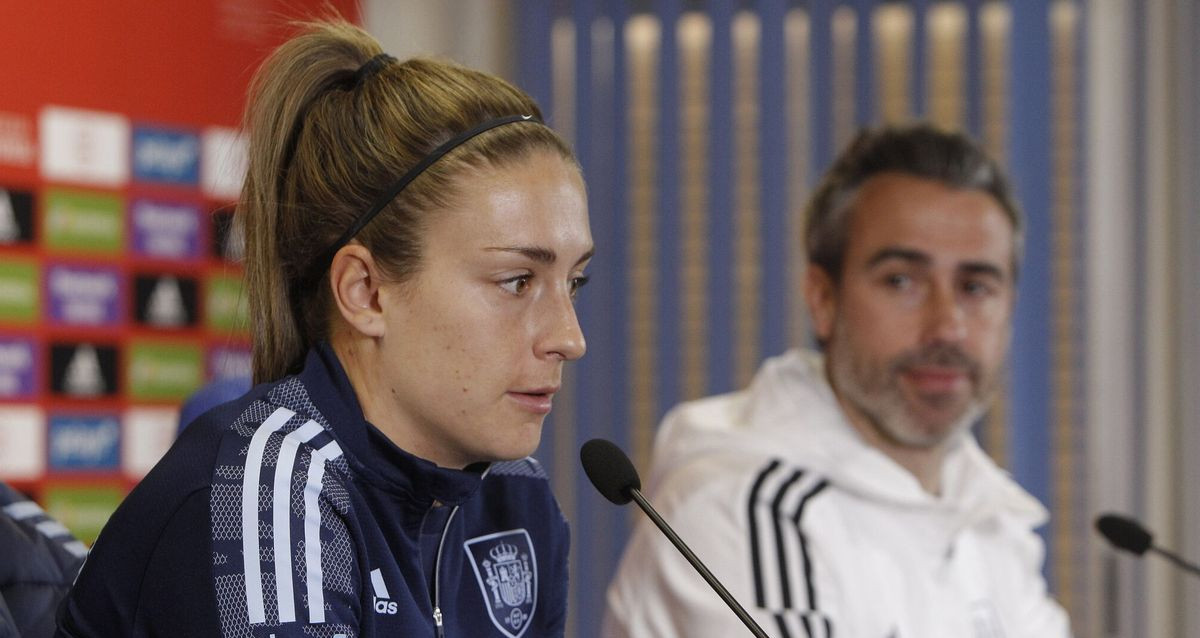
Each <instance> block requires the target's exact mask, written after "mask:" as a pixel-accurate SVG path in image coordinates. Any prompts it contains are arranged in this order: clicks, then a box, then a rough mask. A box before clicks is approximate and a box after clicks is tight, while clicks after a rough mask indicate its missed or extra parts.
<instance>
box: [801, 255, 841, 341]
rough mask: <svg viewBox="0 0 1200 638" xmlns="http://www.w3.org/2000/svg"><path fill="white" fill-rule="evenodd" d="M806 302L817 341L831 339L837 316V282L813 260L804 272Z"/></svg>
mask: <svg viewBox="0 0 1200 638" xmlns="http://www.w3.org/2000/svg"><path fill="white" fill-rule="evenodd" d="M804 302H805V303H806V304H808V315H809V317H811V318H812V330H813V334H814V335H816V337H817V341H818V342H821V343H824V342H826V341H829V338H830V337H831V336H832V335H833V322H834V318H835V317H836V316H837V284H835V283H834V281H833V277H832V276H831V275H830V274H829V273H828V272H827V271H826V270H825V269H824V268H822V267H820V266H818V265H816V264H814V263H812V262H809V264H808V268H806V269H805V272H804Z"/></svg>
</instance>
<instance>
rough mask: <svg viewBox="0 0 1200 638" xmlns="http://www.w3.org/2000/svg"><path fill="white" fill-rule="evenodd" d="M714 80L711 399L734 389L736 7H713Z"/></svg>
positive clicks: (725, 4) (718, 4)
mask: <svg viewBox="0 0 1200 638" xmlns="http://www.w3.org/2000/svg"><path fill="white" fill-rule="evenodd" d="M709 10H710V12H711V17H712V66H711V69H712V75H711V84H710V85H709V87H710V88H709V102H710V105H711V106H710V111H709V112H710V113H711V119H710V120H709V123H710V127H711V128H710V130H711V132H710V138H709V139H710V143H709V155H710V157H711V158H712V161H711V163H710V164H709V176H710V179H709V183H710V188H711V191H710V192H711V196H710V197H709V200H708V201H709V214H708V228H709V233H708V237H709V265H710V267H709V282H708V303H709V306H708V307H709V324H708V325H709V330H710V332H709V337H710V344H711V345H710V348H709V357H710V358H709V367H708V372H709V377H708V393H709V394H716V393H719V392H727V391H729V390H731V389H733V377H734V360H733V341H734V334H735V332H734V331H735V329H736V326H734V314H733V300H734V295H733V282H734V277H733V274H734V265H735V264H734V244H733V242H734V224H733V214H734V210H735V201H734V193H733V183H734V182H733V174H734V171H735V170H736V169H735V166H734V162H733V151H734V147H733V38H732V24H733V7H732V3H730V2H724V1H719V2H713V3H712V5H711V7H710V9H709Z"/></svg>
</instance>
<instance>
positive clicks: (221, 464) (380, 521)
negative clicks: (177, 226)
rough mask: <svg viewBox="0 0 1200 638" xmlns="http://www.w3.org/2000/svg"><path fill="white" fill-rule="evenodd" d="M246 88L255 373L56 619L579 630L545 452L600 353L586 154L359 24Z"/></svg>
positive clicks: (216, 630) (467, 76)
mask: <svg viewBox="0 0 1200 638" xmlns="http://www.w3.org/2000/svg"><path fill="white" fill-rule="evenodd" d="M250 98H251V99H250V102H249V104H248V106H247V114H246V128H247V131H248V134H249V170H248V173H247V176H246V181H245V184H244V186H243V192H242V200H241V202H240V204H239V216H240V219H241V222H242V223H243V224H244V229H245V234H246V249H247V250H246V273H247V296H248V299H249V302H250V312H251V320H252V322H253V335H254V353H253V354H254V376H255V383H257V384H258V385H256V386H255V387H254V388H253V389H252V390H251V391H250V392H249V393H248V394H246V395H245V396H243V397H242V398H240V399H238V400H236V401H233V402H231V403H227V404H224V405H222V406H220V407H217V408H215V409H213V410H211V411H209V412H207V413H205V414H204V415H202V416H200V417H199V418H198V419H197V420H196V421H195V422H194V423H192V424H191V425H190V426H189V427H188V428H187V430H186V431H185V432H184V433H183V435H182V436H181V437H180V439H179V441H178V442H177V443H176V445H175V446H174V447H173V448H172V449H171V451H170V452H168V454H167V455H166V457H164V459H163V460H162V462H160V463H159V465H158V466H156V467H155V468H154V470H153V471H152V472H151V473H150V474H149V475H148V476H147V477H146V479H145V480H144V481H143V482H142V483H141V484H140V485H139V486H138V487H137V488H136V489H135V490H134V491H133V492H132V493H131V494H130V496H129V498H128V499H127V500H126V502H125V503H123V504H122V506H121V507H120V509H118V511H117V512H116V514H114V515H113V517H112V519H111V520H110V522H109V524H108V525H107V527H106V528H105V530H104V531H103V533H102V534H101V535H100V538H99V539H98V541H97V543H96V546H95V548H94V549H93V552H92V555H91V556H90V557H89V559H88V561H87V565H86V566H85V568H84V570H83V572H82V574H81V575H80V577H79V580H78V581H77V584H76V587H75V589H74V591H73V592H72V594H71V596H70V597H69V599H68V600H67V602H66V604H65V605H64V607H63V609H62V616H61V619H60V626H59V632H60V633H59V635H61V636H78V637H82V636H159V635H170V636H192V635H195V636H263V637H266V636H275V637H276V638H283V637H285V636H323V637H327V638H332V637H335V636H345V637H347V638H349V637H355V636H463V637H465V636H470V637H472V638H477V637H485V636H497V637H499V636H507V637H509V638H514V637H516V636H555V635H559V636H560V635H562V633H563V626H564V622H565V617H566V589H567V549H568V531H567V524H566V521H565V519H564V518H563V516H562V514H561V512H560V511H559V509H558V506H557V504H556V503H555V500H554V497H553V495H552V494H551V492H550V489H549V485H548V483H547V481H546V476H545V474H544V472H543V471H542V469H541V467H540V466H539V465H538V464H537V462H536V461H534V460H533V459H532V458H529V457H528V455H529V454H531V453H532V452H533V451H534V449H535V448H536V447H537V445H538V441H539V437H540V435H541V428H542V422H543V419H544V418H545V416H546V414H547V413H548V412H549V411H550V408H551V403H552V399H553V397H554V394H555V392H557V391H558V389H559V385H560V382H561V375H562V369H563V363H564V362H565V361H568V360H573V359H577V358H579V357H580V356H582V355H583V353H584V348H585V346H584V339H583V335H582V334H581V332H580V329H579V324H578V321H577V320H576V316H575V309H574V305H573V303H574V298H575V294H576V291H577V290H578V288H579V287H580V286H581V285H583V284H584V283H585V282H586V277H585V276H584V274H583V271H584V268H585V266H586V265H587V263H588V261H589V260H590V258H591V255H592V238H591V234H590V231H589V227H588V216H587V204H586V196H585V192H584V184H583V181H582V178H581V175H580V172H579V167H578V164H577V163H576V161H575V159H574V157H573V155H572V153H571V150H570V149H569V147H568V146H567V144H566V143H565V142H564V141H563V140H562V139H561V138H560V137H559V136H558V135H557V134H555V133H554V132H553V131H552V130H551V129H550V128H548V127H547V126H546V125H545V124H543V123H542V122H541V114H540V112H539V110H538V108H537V105H536V104H534V103H533V101H532V100H531V99H530V98H529V96H527V95H526V94H524V93H523V92H521V91H520V90H518V89H516V88H515V87H513V86H512V85H510V84H508V83H506V82H504V81H503V80H500V79H498V78H496V77H493V76H490V75H487V74H484V73H480V72H477V71H472V70H469V69H465V68H462V67H458V66H455V65H452V64H448V63H443V62H437V61H431V60H422V59H414V60H408V61H405V62H399V61H397V60H395V59H394V58H392V57H390V56H388V55H386V54H384V53H383V52H382V51H381V50H380V47H379V45H378V43H377V42H376V41H375V40H374V39H373V38H371V37H370V36H369V35H367V34H366V33H365V32H363V31H362V30H360V29H358V28H357V27H354V26H352V25H349V24H346V23H342V22H322V23H315V24H308V25H306V26H305V27H304V29H303V30H302V32H301V33H299V34H298V35H297V36H295V37H294V38H293V39H291V40H290V41H288V42H286V43H285V44H283V45H282V46H281V47H280V48H278V49H277V50H276V51H275V52H274V53H273V54H272V55H271V56H270V57H269V58H268V59H267V61H266V62H264V64H263V66H262V67H261V69H260V70H259V72H258V74H257V76H256V78H255V80H254V83H253V85H252V87H251V96H250Z"/></svg>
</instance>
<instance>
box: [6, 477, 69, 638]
mask: <svg viewBox="0 0 1200 638" xmlns="http://www.w3.org/2000/svg"><path fill="white" fill-rule="evenodd" d="M86 554H87V546H86V545H84V544H83V543H81V542H79V541H77V540H75V537H74V536H72V535H71V532H69V531H68V530H67V528H66V527H63V526H62V524H61V523H59V522H58V521H56V520H54V519H52V518H50V517H49V516H48V515H46V512H44V511H43V510H42V508H41V507H40V506H38V504H37V503H34V502H33V501H31V500H29V499H28V498H26V497H25V495H24V494H21V493H20V492H18V491H16V490H14V489H13V488H11V487H9V486H8V485H6V484H4V483H0V638H46V637H47V636H50V635H52V634H53V633H54V614H55V610H56V609H58V603H59V601H61V600H62V598H63V596H65V595H66V593H67V589H68V588H70V586H71V582H72V581H74V580H75V575H76V574H78V573H79V566H80V565H82V564H83V557H84V556H85V555H86Z"/></svg>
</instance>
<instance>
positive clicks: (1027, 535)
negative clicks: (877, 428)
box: [602, 351, 1069, 638]
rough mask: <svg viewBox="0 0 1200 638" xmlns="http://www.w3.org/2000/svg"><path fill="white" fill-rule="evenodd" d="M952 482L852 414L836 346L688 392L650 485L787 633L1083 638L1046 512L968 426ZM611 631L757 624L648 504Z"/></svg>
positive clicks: (722, 572)
mask: <svg viewBox="0 0 1200 638" xmlns="http://www.w3.org/2000/svg"><path fill="white" fill-rule="evenodd" d="M942 485H943V490H942V494H941V495H939V496H933V495H931V494H929V493H928V492H926V491H924V490H923V489H921V486H920V485H919V484H918V482H917V480H916V478H915V477H914V476H913V475H912V474H910V473H909V472H908V471H907V470H905V469H903V468H902V467H901V466H899V465H898V464H896V463H895V462H894V461H892V460H891V459H890V458H888V457H887V456H886V455H884V454H883V453H882V452H880V451H878V450H877V449H875V448H873V447H870V446H869V445H867V444H866V443H865V442H863V440H862V439H861V438H860V437H859V436H858V434H857V433H856V432H855V431H854V430H853V429H852V428H851V426H850V425H849V424H848V423H847V421H846V420H845V417H844V416H843V413H842V411H841V409H840V407H839V405H838V403H837V401H836V399H835V397H834V395H833V392H832V390H831V389H830V387H829V384H828V382H827V381H826V380H825V375H824V368H823V364H822V360H821V358H820V356H819V355H816V354H814V353H806V352H800V351H791V352H788V353H787V354H784V355H783V356H780V357H776V358H773V359H770V360H768V361H767V362H766V363H765V364H764V365H763V367H762V369H761V370H760V371H759V373H758V375H757V376H756V377H755V379H754V382H753V384H752V385H751V386H750V388H749V389H747V390H745V391H742V392H737V393H733V394H727V395H722V396H717V397H710V398H706V399H701V400H698V401H693V402H689V403H685V404H682V405H680V406H678V407H677V408H675V409H674V410H672V411H671V413H669V414H668V415H667V417H666V419H665V420H664V422H663V425H662V427H661V428H660V430H659V433H658V436H657V440H656V443H655V449H654V461H653V467H652V470H651V474H650V478H649V481H648V484H647V486H646V487H647V489H646V493H647V496H648V497H649V498H650V501H651V502H652V503H653V504H654V505H655V507H657V508H658V509H659V511H660V512H661V513H662V515H663V517H664V518H665V519H666V520H667V521H668V522H669V523H670V524H671V525H672V526H673V527H674V528H675V530H676V531H677V532H678V533H679V535H680V536H681V537H682V538H683V539H684V541H685V542H687V543H688V544H689V545H690V546H691V548H692V549H693V550H694V551H695V552H696V554H697V555H698V556H699V557H700V558H701V560H703V561H704V562H705V564H707V565H708V567H709V569H711V570H712V572H713V573H714V574H715V575H716V576H717V578H719V579H721V581H722V582H723V583H724V585H725V586H726V587H727V588H728V589H729V591H730V592H731V593H732V594H733V596H734V597H735V598H737V599H738V600H739V601H740V602H741V603H742V605H743V606H745V607H746V609H747V610H748V611H749V612H750V614H751V615H752V616H753V617H754V618H755V620H757V622H758V623H759V624H760V625H761V626H762V628H763V629H764V630H765V631H766V632H767V634H768V635H770V636H773V637H777V638H1066V637H1068V636H1069V629H1068V623H1067V617H1066V614H1065V613H1064V612H1063V610H1062V608H1061V607H1059V605H1058V604H1057V603H1055V602H1054V601H1053V600H1051V599H1050V598H1049V597H1048V596H1047V593H1046V584H1045V581H1044V579H1043V578H1042V575H1041V571H1040V568H1041V564H1042V560H1043V555H1044V547H1043V545H1042V542H1041V539H1040V537H1039V536H1037V535H1036V534H1035V533H1034V532H1033V530H1034V528H1035V527H1037V526H1039V525H1041V524H1042V523H1044V522H1045V521H1046V518H1047V514H1046V510H1045V509H1044V508H1043V507H1042V506H1041V504H1039V503H1038V502H1037V501H1036V500H1035V499H1034V498H1033V497H1032V496H1030V495H1029V494H1028V493H1026V492H1025V491H1024V490H1022V489H1021V488H1020V487H1019V486H1018V485H1017V484H1016V483H1015V482H1014V481H1013V480H1012V479H1011V478H1009V477H1008V475H1007V474H1006V473H1004V472H1003V471H1002V470H1000V469H999V468H997V467H996V465H995V464H994V463H992V461H991V460H990V459H988V458H987V456H986V455H985V454H984V453H983V451H982V450H980V449H979V447H978V445H977V444H976V443H975V441H974V440H973V439H972V437H971V436H970V435H969V433H966V432H964V433H962V434H961V435H959V437H958V439H957V440H956V441H954V442H952V443H951V445H950V446H949V451H948V453H947V456H946V459H945V463H944V466H943V472H942ZM602 635H603V636H605V637H606V638H620V637H626V636H628V637H631V638H675V637H678V638H704V637H713V638H729V637H732V636H744V635H750V633H749V631H747V630H746V629H745V627H744V626H743V625H742V623H741V621H740V620H738V618H737V616H735V615H734V613H733V612H732V611H731V610H730V609H729V608H727V607H726V606H725V604H724V603H723V602H722V601H721V599H720V598H719V597H718V596H717V594H716V593H715V592H713V591H712V589H711V588H710V587H709V586H708V584H707V583H705V582H704V581H703V580H702V579H701V577H700V576H699V575H698V574H696V573H695V571H694V570H693V569H692V567H691V566H690V565H689V564H688V563H687V562H686V561H685V560H684V558H683V557H682V556H680V555H679V553H678V552H677V551H676V550H675V549H674V548H673V547H672V546H671V545H670V543H669V542H668V541H667V540H666V539H665V538H664V537H663V536H662V535H661V534H660V533H659V531H658V530H657V529H656V528H654V526H653V524H652V523H651V522H650V521H649V520H646V519H645V518H644V517H642V520H640V521H639V524H638V526H637V529H636V530H635V532H634V534H633V537H632V539H631V540H630V543H629V546H628V547H627V548H626V550H625V555H624V557H623V558H622V560H621V564H620V567H619V569H618V572H617V575H616V578H615V580H614V581H613V583H612V585H611V587H610V588H609V591H608V611H607V614H606V617H605V622H604V629H603V632H602Z"/></svg>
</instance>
